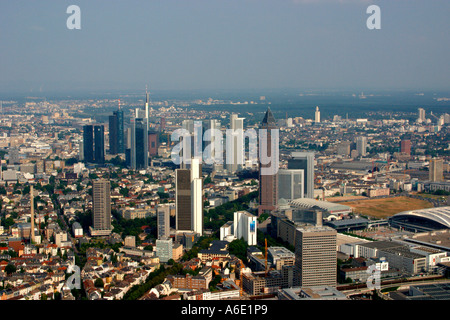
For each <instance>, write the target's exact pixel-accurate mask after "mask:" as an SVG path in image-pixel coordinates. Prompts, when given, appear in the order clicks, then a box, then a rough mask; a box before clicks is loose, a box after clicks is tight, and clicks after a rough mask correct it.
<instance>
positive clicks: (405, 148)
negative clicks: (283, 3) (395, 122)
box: [400, 140, 411, 155]
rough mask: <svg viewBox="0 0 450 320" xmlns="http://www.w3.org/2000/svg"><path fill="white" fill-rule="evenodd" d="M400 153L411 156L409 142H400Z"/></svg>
mask: <svg viewBox="0 0 450 320" xmlns="http://www.w3.org/2000/svg"><path fill="white" fill-rule="evenodd" d="M400 152H402V153H406V154H407V155H411V140H402V141H401V142H400Z"/></svg>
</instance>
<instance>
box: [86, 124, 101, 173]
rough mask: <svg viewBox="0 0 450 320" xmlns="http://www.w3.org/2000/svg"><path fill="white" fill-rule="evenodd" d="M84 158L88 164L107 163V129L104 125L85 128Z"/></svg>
mask: <svg viewBox="0 0 450 320" xmlns="http://www.w3.org/2000/svg"><path fill="white" fill-rule="evenodd" d="M83 158H84V161H86V162H88V163H99V164H102V163H104V162H105V128H104V126H103V125H85V126H83Z"/></svg>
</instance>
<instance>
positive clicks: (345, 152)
mask: <svg viewBox="0 0 450 320" xmlns="http://www.w3.org/2000/svg"><path fill="white" fill-rule="evenodd" d="M350 149H351V142H350V141H342V142H341V143H339V144H338V145H337V146H336V153H337V155H338V156H345V157H348V156H349V155H350Z"/></svg>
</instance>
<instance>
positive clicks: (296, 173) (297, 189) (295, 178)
mask: <svg viewBox="0 0 450 320" xmlns="http://www.w3.org/2000/svg"><path fill="white" fill-rule="evenodd" d="M303 184H304V170H302V169H280V170H279V171H278V200H280V199H285V200H288V201H290V200H294V199H298V198H303V197H304V194H305V192H304V190H303Z"/></svg>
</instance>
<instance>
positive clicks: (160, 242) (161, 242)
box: [155, 238, 173, 263]
mask: <svg viewBox="0 0 450 320" xmlns="http://www.w3.org/2000/svg"><path fill="white" fill-rule="evenodd" d="M172 242H173V240H172V238H165V239H157V240H156V241H155V244H156V248H155V253H156V256H157V257H158V258H159V261H160V262H162V263H166V262H168V261H169V260H170V259H172V248H173V243H172Z"/></svg>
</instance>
